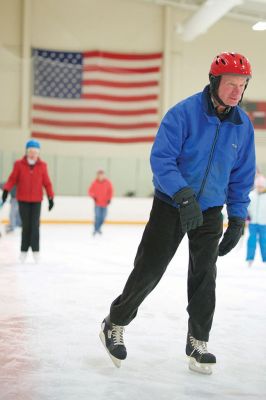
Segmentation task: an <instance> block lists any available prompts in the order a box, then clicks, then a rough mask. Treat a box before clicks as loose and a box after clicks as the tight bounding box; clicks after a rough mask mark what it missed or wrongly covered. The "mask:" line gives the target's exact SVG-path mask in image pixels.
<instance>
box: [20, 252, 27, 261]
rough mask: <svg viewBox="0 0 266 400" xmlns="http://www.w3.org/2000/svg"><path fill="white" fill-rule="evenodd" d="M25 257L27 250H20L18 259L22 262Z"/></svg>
mask: <svg viewBox="0 0 266 400" xmlns="http://www.w3.org/2000/svg"><path fill="white" fill-rule="evenodd" d="M26 258H27V252H26V251H21V252H20V255H19V261H20V262H21V263H22V264H23V263H24V262H25V261H26Z"/></svg>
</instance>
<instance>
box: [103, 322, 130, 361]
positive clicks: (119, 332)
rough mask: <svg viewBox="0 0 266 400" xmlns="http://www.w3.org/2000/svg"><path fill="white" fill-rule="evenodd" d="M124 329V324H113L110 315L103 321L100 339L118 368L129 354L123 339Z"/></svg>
mask: <svg viewBox="0 0 266 400" xmlns="http://www.w3.org/2000/svg"><path fill="white" fill-rule="evenodd" d="M124 330H125V328H124V327H123V326H119V325H115V324H112V322H111V321H110V318H109V316H108V317H106V318H105V319H104V320H103V322H102V326H101V332H100V339H101V341H102V343H103V345H104V347H105V348H106V350H107V353H108V354H109V356H110V358H111V360H112V362H113V363H114V365H115V366H116V367H117V368H120V366H121V360H124V359H125V358H126V356H127V350H126V347H125V345H124V340H123V333H124Z"/></svg>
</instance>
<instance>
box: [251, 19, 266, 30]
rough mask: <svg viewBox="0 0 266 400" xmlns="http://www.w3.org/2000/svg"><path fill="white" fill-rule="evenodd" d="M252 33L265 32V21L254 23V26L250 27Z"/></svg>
mask: <svg viewBox="0 0 266 400" xmlns="http://www.w3.org/2000/svg"><path fill="white" fill-rule="evenodd" d="M252 29H253V31H265V30H266V21H259V22H256V24H255V25H253V26H252Z"/></svg>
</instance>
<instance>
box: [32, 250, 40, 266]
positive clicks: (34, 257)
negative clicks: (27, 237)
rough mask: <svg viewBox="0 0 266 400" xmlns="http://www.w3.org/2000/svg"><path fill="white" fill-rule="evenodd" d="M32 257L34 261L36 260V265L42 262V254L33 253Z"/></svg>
mask: <svg viewBox="0 0 266 400" xmlns="http://www.w3.org/2000/svg"><path fill="white" fill-rule="evenodd" d="M32 255H33V259H34V261H35V263H36V264H38V263H39V261H40V252H39V251H33V252H32Z"/></svg>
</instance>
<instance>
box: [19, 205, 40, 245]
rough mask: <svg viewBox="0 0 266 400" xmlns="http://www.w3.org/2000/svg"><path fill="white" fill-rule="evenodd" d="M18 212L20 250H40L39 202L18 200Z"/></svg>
mask: <svg viewBox="0 0 266 400" xmlns="http://www.w3.org/2000/svg"><path fill="white" fill-rule="evenodd" d="M19 213H20V217H21V222H22V238H21V248H20V249H21V251H28V250H29V248H30V247H31V248H32V251H39V250H40V244H39V242H40V214H41V203H27V202H25V201H20V202H19Z"/></svg>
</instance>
